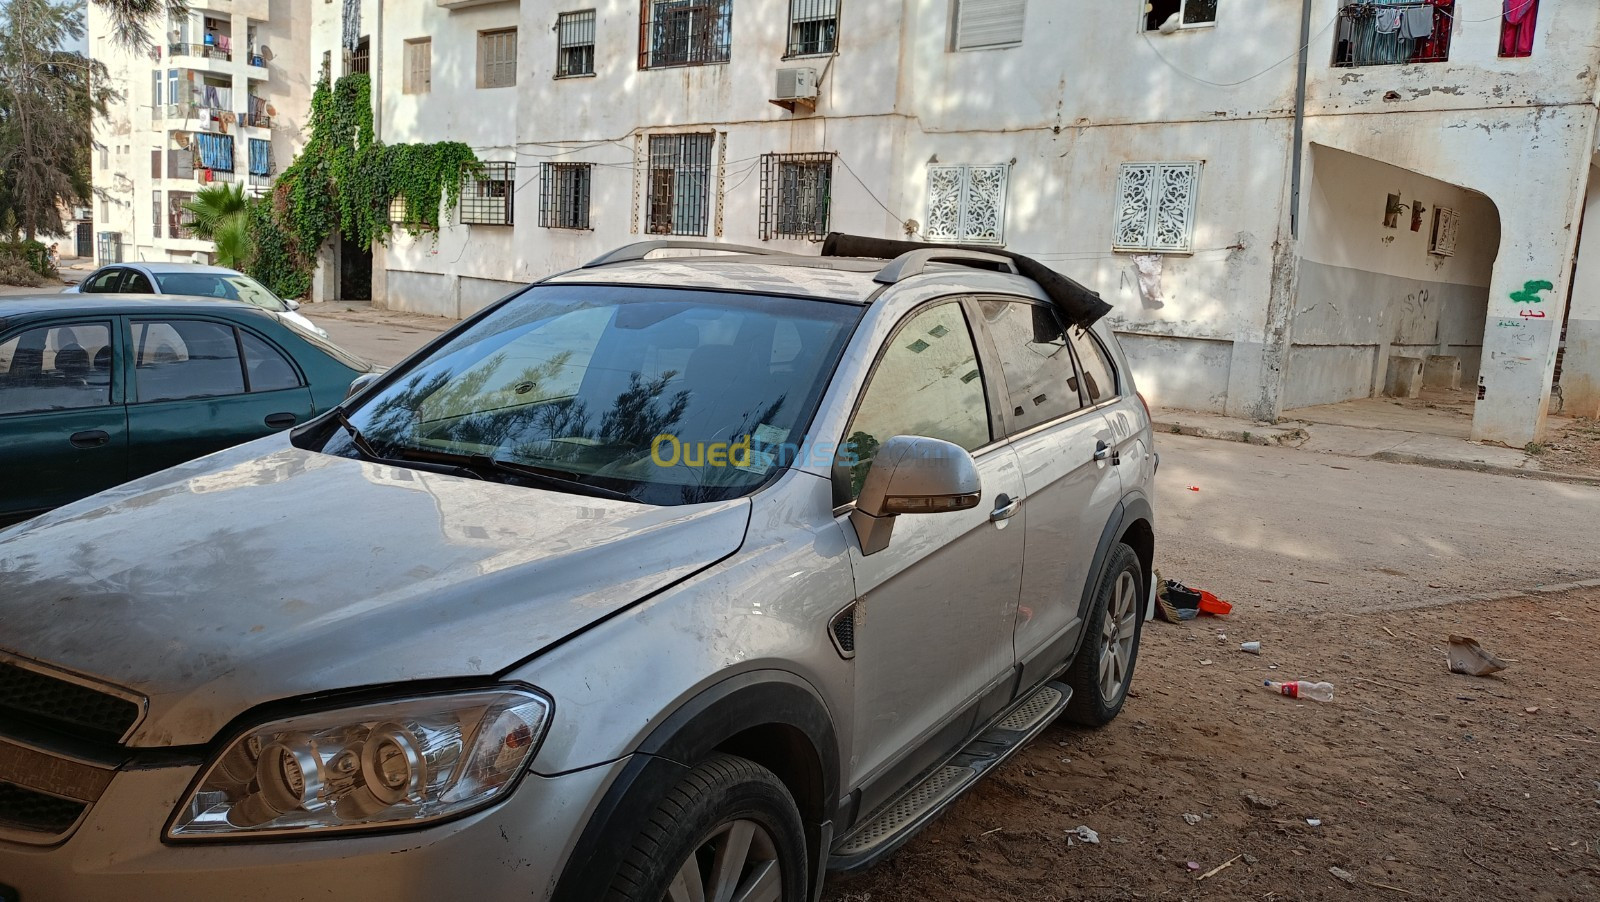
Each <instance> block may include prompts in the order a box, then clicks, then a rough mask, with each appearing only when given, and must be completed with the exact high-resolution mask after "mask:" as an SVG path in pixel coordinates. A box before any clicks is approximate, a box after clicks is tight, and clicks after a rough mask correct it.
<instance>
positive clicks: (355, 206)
mask: <svg viewBox="0 0 1600 902" xmlns="http://www.w3.org/2000/svg"><path fill="white" fill-rule="evenodd" d="M310 133H311V136H310V138H309V139H308V140H307V141H306V146H305V149H303V150H302V151H301V152H300V155H299V156H298V157H296V158H295V160H294V162H293V163H290V164H289V165H288V166H287V167H286V168H285V169H284V170H283V172H282V173H281V174H280V175H279V176H278V178H277V179H276V180H275V181H274V182H273V184H272V190H271V191H270V192H269V193H268V194H267V195H266V196H264V197H260V198H257V199H255V200H253V201H252V202H251V204H250V207H249V209H248V211H247V216H248V217H249V222H250V235H251V251H250V253H249V255H248V256H247V258H246V265H245V269H246V271H247V272H249V273H250V274H251V275H252V276H255V277H256V278H257V279H259V280H261V281H262V282H264V283H265V284H266V285H267V286H268V287H270V288H271V289H272V290H273V291H275V292H277V293H278V294H280V295H282V296H283V297H288V298H299V297H305V296H306V295H307V294H309V293H310V290H311V271H312V269H313V268H314V266H315V265H316V256H317V251H318V249H320V248H321V247H322V245H323V243H324V242H326V241H327V240H328V239H329V238H330V237H331V236H333V235H335V234H338V235H342V236H343V237H345V238H346V239H348V240H350V241H351V242H354V243H355V244H357V245H359V246H361V247H371V246H373V245H374V244H380V245H381V244H384V243H386V242H387V241H388V240H389V234H390V232H391V231H392V230H393V228H394V225H393V224H392V223H391V222H390V215H389V210H390V205H391V203H392V202H394V201H395V200H396V199H397V198H398V199H399V200H400V201H401V203H402V204H403V207H404V210H405V215H404V222H405V228H406V229H407V230H408V231H410V232H411V233H412V234H422V233H425V232H430V231H435V230H437V229H438V228H439V213H440V210H441V208H442V209H443V210H444V211H445V212H447V213H448V212H449V211H451V210H454V209H455V207H456V204H457V203H459V202H460V200H461V178H462V176H463V175H471V174H476V173H477V172H478V171H479V170H480V169H481V167H482V164H481V162H480V161H479V160H478V156H477V154H475V153H473V152H472V148H470V147H468V146H467V145H465V144H462V143H461V142H459V141H440V142H437V143H433V144H396V145H386V144H383V143H382V142H380V141H378V140H376V138H375V137H374V135H373V126H372V85H371V82H370V81H369V80H368V77H367V76H366V75H365V74H359V73H358V74H353V75H346V76H344V77H343V78H341V79H339V80H338V81H337V82H335V83H333V84H332V85H329V84H328V82H327V80H326V79H324V80H323V81H321V82H319V83H318V84H317V89H316V91H315V93H313V94H312V97H311V122H310Z"/></svg>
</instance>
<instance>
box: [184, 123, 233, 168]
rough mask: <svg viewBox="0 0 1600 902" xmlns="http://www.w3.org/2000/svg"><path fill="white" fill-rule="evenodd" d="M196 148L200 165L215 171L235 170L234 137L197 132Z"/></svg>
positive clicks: (195, 138) (195, 137)
mask: <svg viewBox="0 0 1600 902" xmlns="http://www.w3.org/2000/svg"><path fill="white" fill-rule="evenodd" d="M194 141H195V148H196V152H197V155H198V156H199V158H200V167H201V168H202V169H210V170H212V171H214V172H232V171H233V137H232V136H230V135H213V134H208V133H206V132H196V133H195V136H194Z"/></svg>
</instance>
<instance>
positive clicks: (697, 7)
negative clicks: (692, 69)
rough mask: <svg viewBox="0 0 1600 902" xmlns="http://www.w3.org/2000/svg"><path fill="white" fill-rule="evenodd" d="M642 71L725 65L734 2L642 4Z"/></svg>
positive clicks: (650, 0) (648, 0)
mask: <svg viewBox="0 0 1600 902" xmlns="http://www.w3.org/2000/svg"><path fill="white" fill-rule="evenodd" d="M639 18H640V19H641V21H642V24H641V26H640V36H639V40H640V46H639V68H641V69H657V68H662V67H666V66H703V65H705V64H707V63H725V62H727V61H728V58H729V51H730V49H731V47H732V43H733V0H640V11H639Z"/></svg>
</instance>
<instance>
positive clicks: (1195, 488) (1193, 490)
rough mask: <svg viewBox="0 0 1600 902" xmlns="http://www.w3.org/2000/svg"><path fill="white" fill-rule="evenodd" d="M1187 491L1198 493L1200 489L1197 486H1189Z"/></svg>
mask: <svg viewBox="0 0 1600 902" xmlns="http://www.w3.org/2000/svg"><path fill="white" fill-rule="evenodd" d="M1189 491H1191V492H1198V491H1200V487H1199V486H1197V485H1191V486H1189Z"/></svg>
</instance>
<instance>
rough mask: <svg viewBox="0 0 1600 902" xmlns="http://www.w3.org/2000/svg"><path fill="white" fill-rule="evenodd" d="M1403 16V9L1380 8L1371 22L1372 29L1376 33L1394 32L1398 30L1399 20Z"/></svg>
mask: <svg viewBox="0 0 1600 902" xmlns="http://www.w3.org/2000/svg"><path fill="white" fill-rule="evenodd" d="M1404 18H1405V11H1404V10H1400V9H1380V10H1378V15H1377V18H1376V19H1375V20H1374V22H1373V24H1372V30H1373V31H1376V32H1377V33H1378V34H1394V33H1395V32H1398V31H1399V30H1400V22H1401V21H1402V20H1403V19H1404Z"/></svg>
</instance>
